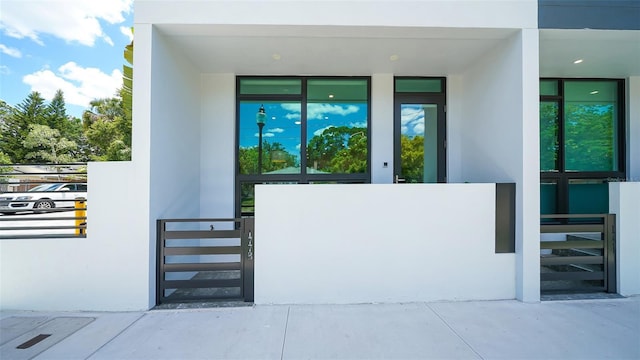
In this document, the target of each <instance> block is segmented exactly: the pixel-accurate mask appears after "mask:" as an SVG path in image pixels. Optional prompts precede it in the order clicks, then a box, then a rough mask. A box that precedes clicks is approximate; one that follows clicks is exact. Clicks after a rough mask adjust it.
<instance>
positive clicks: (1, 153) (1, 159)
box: [0, 100, 15, 172]
mask: <svg viewBox="0 0 640 360" xmlns="http://www.w3.org/2000/svg"><path fill="white" fill-rule="evenodd" d="M14 111H15V109H14V108H13V107H11V106H10V105H9V104H7V103H6V102H5V101H4V100H0V164H10V163H11V158H10V157H9V155H7V154H6V153H5V143H4V141H3V138H4V137H5V135H4V134H8V132H7V128H6V124H7V121H8V119H9V117H11V116H13V112H14ZM0 169H4V167H2V168H0ZM1 171H2V170H0V172H1Z"/></svg>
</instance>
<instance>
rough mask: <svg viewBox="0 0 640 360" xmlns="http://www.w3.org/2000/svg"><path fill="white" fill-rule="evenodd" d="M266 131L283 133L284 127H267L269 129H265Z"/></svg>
mask: <svg viewBox="0 0 640 360" xmlns="http://www.w3.org/2000/svg"><path fill="white" fill-rule="evenodd" d="M267 132H268V133H278V134H280V133H283V132H284V129H281V128H273V129H269V130H267Z"/></svg>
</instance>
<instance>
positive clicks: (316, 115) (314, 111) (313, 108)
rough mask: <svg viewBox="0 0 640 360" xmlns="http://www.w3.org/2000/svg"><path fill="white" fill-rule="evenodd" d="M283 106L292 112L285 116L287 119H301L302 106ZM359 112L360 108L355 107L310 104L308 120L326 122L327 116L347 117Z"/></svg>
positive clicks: (308, 106)
mask: <svg viewBox="0 0 640 360" xmlns="http://www.w3.org/2000/svg"><path fill="white" fill-rule="evenodd" d="M281 106H282V108H283V109H285V110H287V111H291V112H292V113H289V114H287V115H285V117H286V118H287V119H290V120H297V119H300V112H301V109H300V104H282V105H281ZM359 110H360V108H359V107H358V106H355V105H348V106H341V105H331V104H309V105H307V119H308V120H314V119H315V120H324V119H326V118H327V115H339V116H347V115H349V114H353V113H357V112H358V111H359Z"/></svg>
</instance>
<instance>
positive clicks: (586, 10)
mask: <svg viewBox="0 0 640 360" xmlns="http://www.w3.org/2000/svg"><path fill="white" fill-rule="evenodd" d="M538 28H540V29H609V30H640V0H539V1H538Z"/></svg>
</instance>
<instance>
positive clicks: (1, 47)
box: [0, 44, 22, 59]
mask: <svg viewBox="0 0 640 360" xmlns="http://www.w3.org/2000/svg"><path fill="white" fill-rule="evenodd" d="M0 52H2V53H3V54H6V55H9V56H11V57H14V58H18V59H19V58H21V57H22V53H21V52H20V50H18V49H16V48H10V47H8V46H6V45H4V44H0Z"/></svg>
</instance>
